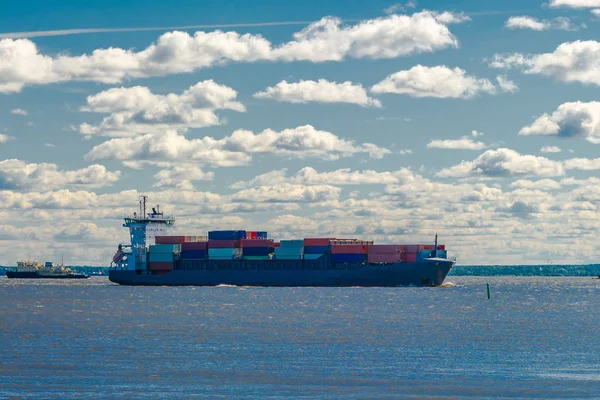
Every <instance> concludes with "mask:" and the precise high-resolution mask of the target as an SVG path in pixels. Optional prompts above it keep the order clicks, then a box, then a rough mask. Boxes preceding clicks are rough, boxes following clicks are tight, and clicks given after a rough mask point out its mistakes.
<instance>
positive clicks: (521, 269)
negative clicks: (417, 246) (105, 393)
mask: <svg viewBox="0 0 600 400" xmlns="http://www.w3.org/2000/svg"><path fill="white" fill-rule="evenodd" d="M10 268H14V267H12V266H0V276H5V275H6V270H7V269H10ZM69 268H71V269H72V270H73V271H75V272H79V273H86V274H88V275H91V276H106V275H108V267H93V266H69ZM448 276H595V277H597V276H600V264H571V265H569V264H565V265H551V264H541V265H458V266H456V267H454V268H453V269H452V271H450V274H449V275H448Z"/></svg>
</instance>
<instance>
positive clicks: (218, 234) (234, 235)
mask: <svg viewBox="0 0 600 400" xmlns="http://www.w3.org/2000/svg"><path fill="white" fill-rule="evenodd" d="M240 232H244V234H245V231H210V232H208V239H209V240H239V239H240Z"/></svg>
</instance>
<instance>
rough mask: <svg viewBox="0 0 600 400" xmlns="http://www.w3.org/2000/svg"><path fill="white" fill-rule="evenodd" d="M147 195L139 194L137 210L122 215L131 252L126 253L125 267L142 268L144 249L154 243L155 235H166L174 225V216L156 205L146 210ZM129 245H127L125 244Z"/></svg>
mask: <svg viewBox="0 0 600 400" xmlns="http://www.w3.org/2000/svg"><path fill="white" fill-rule="evenodd" d="M147 201H148V196H146V195H142V196H140V201H139V210H138V211H137V212H134V213H133V214H132V215H127V216H125V217H124V220H125V223H124V224H123V227H125V228H129V238H130V241H131V253H130V254H128V255H127V260H126V264H125V265H126V268H127V269H134V270H135V269H142V268H143V267H144V265H145V263H146V249H147V247H148V246H150V245H153V244H154V243H155V238H156V236H168V235H169V234H170V233H171V230H172V228H173V226H174V225H175V217H173V216H172V215H165V214H164V213H163V212H161V211H160V206H159V205H156V206H155V207H152V208H151V210H152V211H151V212H148V211H147ZM125 247H129V246H125Z"/></svg>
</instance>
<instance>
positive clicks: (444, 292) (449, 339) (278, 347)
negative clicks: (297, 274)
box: [0, 276, 600, 399]
mask: <svg viewBox="0 0 600 400" xmlns="http://www.w3.org/2000/svg"><path fill="white" fill-rule="evenodd" d="M447 282H448V283H447V284H446V285H445V287H441V288H391V289H390V288H238V287H212V288H210V287H207V288H203V287H126V286H118V285H114V284H112V283H110V282H109V281H108V280H107V279H106V277H93V278H90V279H87V280H81V281H51V280H50V281H48V280H9V279H6V278H0V357H1V358H0V398H10V397H15V398H35V399H39V398H62V399H84V398H126V399H130V398H165V399H170V398H207V399H215V398H225V399H230V398H244V399H287V398H290V399H393V398H399V399H421V398H439V399H448V398H451V399H485V398H505V399H521V398H523V399H528V398H531V399H533V398H535V399H540V398H543V399H555V398H556V399H558V398H562V399H578V398H581V399H592V398H600V280H598V279H592V278H591V277H458V276H453V277H450V278H448V279H447ZM486 283H490V286H491V299H490V300H488V299H487V294H486Z"/></svg>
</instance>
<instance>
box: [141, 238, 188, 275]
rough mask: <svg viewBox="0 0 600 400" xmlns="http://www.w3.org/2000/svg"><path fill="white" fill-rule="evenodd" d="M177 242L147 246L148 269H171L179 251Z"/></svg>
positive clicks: (179, 246)
mask: <svg viewBox="0 0 600 400" xmlns="http://www.w3.org/2000/svg"><path fill="white" fill-rule="evenodd" d="M180 249H181V245H179V244H153V245H151V246H150V247H149V248H148V269H149V270H150V271H171V270H172V269H173V264H174V262H175V257H176V255H177V254H178V253H179V252H180Z"/></svg>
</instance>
